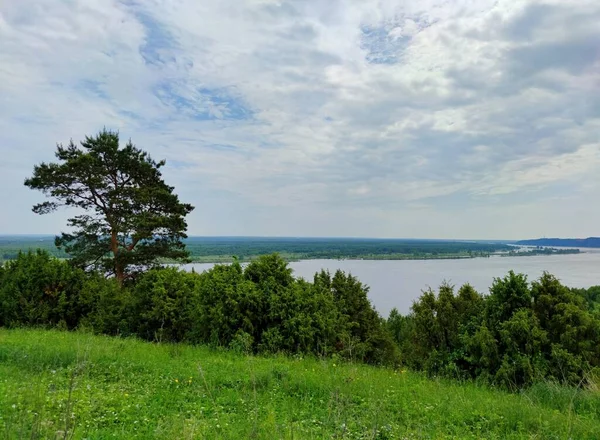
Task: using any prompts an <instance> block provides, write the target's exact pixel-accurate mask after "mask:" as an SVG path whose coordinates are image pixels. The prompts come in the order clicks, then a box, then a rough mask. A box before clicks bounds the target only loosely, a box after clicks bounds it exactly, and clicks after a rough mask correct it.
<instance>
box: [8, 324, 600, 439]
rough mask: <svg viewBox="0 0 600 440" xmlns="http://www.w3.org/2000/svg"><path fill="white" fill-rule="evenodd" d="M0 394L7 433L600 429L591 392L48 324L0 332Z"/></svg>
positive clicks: (462, 433)
mask: <svg viewBox="0 0 600 440" xmlns="http://www.w3.org/2000/svg"><path fill="white" fill-rule="evenodd" d="M69 393H70V394H71V397H70V398H69ZM0 396H2V398H0V436H1V437H5V438H10V439H13V438H14V439H16V438H55V436H56V433H57V432H59V434H60V435H61V437H60V438H63V437H64V434H63V433H62V432H61V431H64V429H65V424H66V422H65V419H66V420H67V423H68V424H69V425H70V426H73V425H74V426H75V431H74V434H75V435H74V438H89V439H100V438H111V439H114V438H122V439H129V438H136V437H137V438H165V439H185V438H231V439H242V438H264V439H274V438H290V439H291V438H296V439H301V438H348V439H350V438H435V439H441V438H497V439H501V438H502V439H505V438H506V439H510V438H543V439H551V438H561V439H562V438H569V437H570V438H576V439H584V438H590V439H592V438H595V439H597V438H600V397H599V396H598V395H597V394H596V393H593V392H591V391H573V390H568V389H563V388H557V387H553V386H551V385H540V386H538V387H537V388H533V389H531V390H529V391H527V393H525V394H521V395H511V394H507V393H503V392H499V391H493V390H490V389H487V388H481V387H478V386H476V385H474V384H459V383H453V382H446V381H437V380H428V379H426V378H424V377H423V376H421V375H419V374H415V373H410V372H394V371H391V370H387V369H382V368H381V369H380V368H372V367H368V366H363V365H352V364H344V365H339V364H338V365H336V364H335V362H334V361H331V360H330V361H320V360H315V359H304V360H301V359H290V358H283V357H274V358H262V357H245V356H242V355H236V354H234V353H232V352H224V351H212V350H210V349H208V348H205V347H189V346H184V345H165V344H163V345H156V344H149V343H145V342H140V341H136V340H125V339H117V338H109V337H101V336H91V335H88V334H83V333H66V332H57V331H37V330H10V331H9V330H2V329H0ZM32 430H33V431H34V435H31V434H32ZM36 434H39V436H38V437H36ZM68 435H69V434H68ZM68 435H67V437H68Z"/></svg>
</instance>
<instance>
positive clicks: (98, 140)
mask: <svg viewBox="0 0 600 440" xmlns="http://www.w3.org/2000/svg"><path fill="white" fill-rule="evenodd" d="M56 158H57V159H58V160H59V163H41V164H40V165H36V166H35V167H34V171H33V176H32V177H31V178H29V179H26V180H25V185H26V186H28V187H29V188H32V189H37V190H40V191H42V192H43V193H44V194H45V195H46V196H48V197H49V198H50V199H51V200H50V201H46V202H43V203H39V204H37V205H35V206H34V207H33V211H34V212H35V213H37V214H47V213H49V212H52V211H54V210H56V209H57V208H58V207H60V206H66V207H75V208H78V209H80V210H83V211H85V213H84V214H80V215H76V216H75V217H72V218H70V219H69V221H68V226H69V228H71V229H73V230H74V232H73V233H63V234H62V235H61V236H60V237H57V238H56V246H57V247H58V248H59V249H64V250H65V252H66V253H68V254H69V255H71V257H72V262H73V263H75V264H76V265H78V266H80V267H84V268H89V267H92V268H94V269H98V270H101V271H102V272H104V273H106V272H111V273H113V274H115V276H116V278H117V279H118V280H119V282H122V281H123V280H124V279H125V278H127V277H128V276H130V275H131V274H132V272H134V271H135V269H137V268H139V267H144V266H148V265H151V264H153V263H156V262H157V261H158V259H160V258H168V259H185V258H186V257H187V256H188V253H187V252H186V251H185V249H184V244H183V242H182V239H184V238H186V235H185V230H186V228H187V225H186V222H185V216H186V215H187V214H189V213H190V212H191V211H192V210H193V209H194V208H193V207H192V206H191V205H188V204H183V203H180V202H179V199H178V197H177V195H175V194H173V187H171V186H168V185H167V184H165V182H164V181H163V180H162V176H161V172H160V168H161V167H162V166H163V165H164V164H165V162H164V161H160V162H155V161H154V160H152V159H151V158H150V156H149V155H148V153H146V152H144V151H142V150H140V149H138V148H136V147H135V146H134V145H133V144H132V143H131V141H129V142H128V143H127V144H126V145H125V147H123V148H119V135H118V133H114V132H110V131H107V130H103V131H101V132H100V133H99V134H98V135H97V136H95V137H86V139H85V140H84V141H83V142H81V148H79V147H77V146H76V145H75V144H74V143H73V141H71V142H70V143H69V145H68V146H66V147H64V146H62V145H58V146H57V150H56Z"/></svg>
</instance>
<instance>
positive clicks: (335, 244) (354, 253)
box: [0, 235, 600, 263]
mask: <svg viewBox="0 0 600 440" xmlns="http://www.w3.org/2000/svg"><path fill="white" fill-rule="evenodd" d="M598 240H600V239H598ZM184 243H185V245H186V249H187V250H188V251H189V252H190V260H191V261H193V262H196V263H228V262H231V261H233V258H234V257H236V258H237V259H238V260H239V261H241V262H247V261H250V260H253V259H255V258H257V257H259V256H261V255H269V254H272V253H278V254H279V255H281V256H282V257H283V258H284V259H285V260H286V261H298V260H310V259H348V260H358V259H364V260H429V259H457V258H475V257H489V256H491V255H501V256H529V255H551V254H560V253H572V252H575V251H571V250H565V249H553V248H544V249H530V250H528V251H524V250H523V249H519V248H517V247H515V246H514V242H513V245H511V244H510V242H506V241H457V240H424V239H379V238H305V237H301V238H294V237H189V238H187V239H185V240H184ZM520 243H522V242H519V244H520ZM540 246H542V245H540ZM543 246H550V245H546V244H544V245H543ZM565 246H566V245H565ZM581 247H583V246H581ZM598 247H600V244H599V245H598ZM34 249H43V250H45V251H46V252H48V253H49V254H50V255H52V256H54V257H57V258H69V255H68V254H67V253H65V252H64V251H63V250H60V249H58V248H57V247H56V246H55V244H54V237H52V236H49V235H46V236H41V235H14V236H11V235H4V236H2V235H0V261H7V260H14V259H15V258H17V256H18V255H19V252H23V251H28V250H34ZM164 262H169V261H164Z"/></svg>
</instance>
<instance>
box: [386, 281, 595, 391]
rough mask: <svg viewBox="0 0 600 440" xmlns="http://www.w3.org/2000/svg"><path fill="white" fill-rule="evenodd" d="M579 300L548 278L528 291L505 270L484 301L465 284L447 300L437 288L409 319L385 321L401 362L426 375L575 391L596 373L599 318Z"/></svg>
mask: <svg viewBox="0 0 600 440" xmlns="http://www.w3.org/2000/svg"><path fill="white" fill-rule="evenodd" d="M586 298H587V297H586V296H584V295H582V294H581V293H580V292H579V291H577V290H574V289H569V288H567V287H565V286H563V285H562V284H561V283H560V282H559V281H558V280H557V279H556V278H555V277H554V276H552V275H550V274H548V273H544V274H543V275H542V276H541V277H540V279H539V280H537V281H534V282H533V283H531V285H529V284H528V283H527V279H526V277H525V276H524V275H521V274H515V273H514V272H512V271H511V272H509V273H508V275H507V276H505V277H504V278H497V279H495V280H494V283H493V285H492V287H491V288H490V294H489V295H488V296H485V297H484V296H482V295H480V294H478V293H477V292H475V291H474V290H473V289H472V288H471V287H470V286H468V285H466V286H463V287H461V289H460V290H459V292H458V295H454V294H453V288H452V286H449V285H447V284H442V286H441V287H440V289H439V293H438V294H437V295H436V293H435V292H433V291H432V290H428V291H426V292H424V293H423V295H422V296H421V298H420V299H419V301H417V302H415V304H414V305H413V308H412V313H411V314H410V315H409V316H408V317H405V318H400V317H399V316H398V314H397V313H394V314H391V315H390V317H389V318H388V321H387V323H388V327H389V328H392V329H394V330H393V332H392V333H393V334H394V336H395V338H396V340H397V341H399V344H400V348H401V351H402V358H403V359H404V361H405V362H406V363H407V364H408V365H410V366H411V367H413V368H416V369H423V370H425V371H426V372H428V373H429V374H431V375H445V376H452V377H470V378H478V379H479V380H483V381H486V382H490V383H494V384H496V385H499V386H502V387H504V388H508V389H513V390H514V389H519V388H521V387H523V386H526V385H529V384H532V383H534V382H536V381H538V380H541V379H551V380H556V381H558V382H562V383H566V384H570V385H582V384H584V383H588V382H590V381H593V377H594V375H595V372H596V370H597V369H598V368H599V367H600V320H598V317H597V316H595V315H594V313H593V312H591V311H590V307H589V305H588V302H587V301H586ZM408 322H410V323H411V325H410V326H409V325H407V324H406V323H408ZM407 329H408V330H407ZM400 335H402V336H400Z"/></svg>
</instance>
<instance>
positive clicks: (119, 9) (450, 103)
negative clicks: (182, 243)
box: [0, 0, 600, 239]
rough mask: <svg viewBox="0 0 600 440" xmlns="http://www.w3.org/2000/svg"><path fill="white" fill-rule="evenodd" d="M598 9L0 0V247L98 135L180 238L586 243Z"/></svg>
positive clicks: (596, 182) (594, 141)
mask: <svg viewBox="0 0 600 440" xmlns="http://www.w3.org/2000/svg"><path fill="white" fill-rule="evenodd" d="M599 22H600V3H598V2H597V1H596V0H570V1H569V2H568V3H567V2H564V1H558V0H548V1H544V2H539V1H533V0H455V1H451V2H448V1H445V0H419V1H417V0H405V1H388V0H364V1H361V2H355V1H342V0H332V1H328V2H323V1H316V0H302V1H300V0H292V1H285V0H277V1H275V0H247V1H239V0H237V1H233V0H202V1H196V0H180V1H178V2H172V1H168V0H145V1H143V2H142V1H135V0H127V1H117V0H86V1H83V0H79V1H77V0H74V1H70V2H65V1H63V0H43V1H42V0H22V1H19V2H16V1H15V2H12V1H8V2H2V3H1V4H0V103H1V105H0V149H1V152H2V161H1V162H0V185H1V187H2V191H1V192H0V206H2V207H3V215H2V216H0V233H50V234H53V233H57V232H59V231H60V230H62V229H63V228H64V224H65V219H66V218H67V217H68V216H69V214H71V213H69V212H59V213H55V214H52V215H47V216H36V215H35V214H33V213H32V212H31V206H32V205H33V204H34V203H37V202H39V201H41V200H42V198H43V196H42V195H41V194H39V193H36V192H33V191H31V190H28V189H27V188H26V187H24V186H23V180H24V179H25V178H26V177H27V176H28V175H30V174H31V171H32V168H33V165H34V164H36V163H38V162H40V161H43V160H45V161H49V160H52V159H53V152H54V149H55V145H56V143H57V142H62V143H66V142H68V141H69V139H71V138H72V139H74V140H76V141H77V140H80V139H82V138H83V137H84V136H85V135H86V134H94V133H96V132H97V131H99V130H100V129H102V128H103V127H107V128H111V129H116V130H119V131H120V133H121V136H122V138H123V139H124V140H126V139H128V138H131V139H132V141H133V142H134V143H135V144H136V145H137V146H138V147H140V148H143V149H145V150H148V151H150V152H151V154H152V155H153V157H154V158H156V159H163V158H164V159H166V160H167V166H166V167H165V169H164V170H165V171H164V174H165V178H166V180H167V182H168V183H169V184H172V185H174V186H175V187H176V191H177V192H178V193H179V194H180V196H181V199H182V200H184V201H186V202H189V203H192V204H193V205H195V206H196V210H195V211H194V212H193V214H192V215H191V216H190V218H189V232H190V234H193V235H280V236H281V235H287V236H362V237H424V238H436V237H437V238H506V239H513V238H529V237H538V236H579V237H582V236H589V235H598V234H600V226H599V225H600V203H598V194H600V27H598V23H599Z"/></svg>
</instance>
